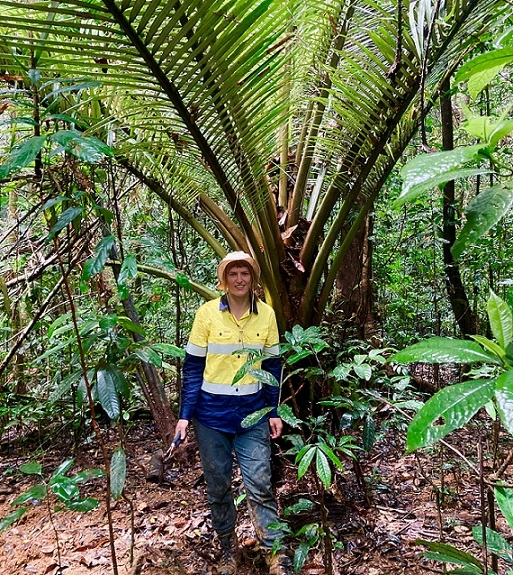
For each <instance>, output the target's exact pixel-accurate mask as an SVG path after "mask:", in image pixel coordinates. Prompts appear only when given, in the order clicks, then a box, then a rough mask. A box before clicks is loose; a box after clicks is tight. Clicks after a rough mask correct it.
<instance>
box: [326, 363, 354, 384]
mask: <svg viewBox="0 0 513 575" xmlns="http://www.w3.org/2000/svg"><path fill="white" fill-rule="evenodd" d="M350 372H351V365H350V364H349V363H343V364H341V365H337V367H335V368H334V369H333V371H332V372H331V374H330V375H332V376H333V377H334V378H335V379H336V380H337V381H345V380H346V379H347V376H348V375H349V374H350Z"/></svg>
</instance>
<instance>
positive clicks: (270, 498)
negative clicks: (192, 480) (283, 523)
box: [194, 419, 281, 547]
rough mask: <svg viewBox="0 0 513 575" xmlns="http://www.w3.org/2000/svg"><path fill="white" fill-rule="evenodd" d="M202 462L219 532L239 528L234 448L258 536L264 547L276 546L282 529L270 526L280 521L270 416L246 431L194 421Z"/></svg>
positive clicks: (223, 532)
mask: <svg viewBox="0 0 513 575" xmlns="http://www.w3.org/2000/svg"><path fill="white" fill-rule="evenodd" d="M194 430H195V432H196V439H197V441H198V446H199V452H200V457H201V464H202V466H203V473H204V474H205V480H206V482H207V497H208V504H209V506H210V510H211V513H212V525H213V527H214V529H215V530H216V532H217V533H218V535H224V534H226V533H229V532H231V531H233V529H234V528H235V505H234V501H233V495H232V489H231V485H232V468H233V452H235V455H236V457H237V462H238V464H239V468H240V470H241V474H242V479H243V481H244V487H245V490H246V500H247V502H248V506H249V511H250V515H251V519H252V521H253V525H254V527H255V532H256V536H257V539H258V541H259V543H260V545H262V546H263V547H272V545H273V541H274V539H275V538H276V537H277V536H278V535H281V531H276V530H273V529H268V525H269V524H270V523H272V522H274V521H278V514H277V511H276V501H275V499H274V493H273V490H272V486H271V445H270V439H269V423H268V421H267V420H266V419H264V420H263V421H262V422H260V423H259V424H257V425H256V426H255V427H252V428H250V429H248V430H247V431H243V432H242V433H235V434H234V433H223V432H221V431H216V430H214V429H210V428H208V427H205V426H204V425H202V424H201V423H199V422H197V421H194Z"/></svg>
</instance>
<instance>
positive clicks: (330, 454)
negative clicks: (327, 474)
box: [318, 442, 344, 469]
mask: <svg viewBox="0 0 513 575" xmlns="http://www.w3.org/2000/svg"><path fill="white" fill-rule="evenodd" d="M318 448H319V449H320V450H321V451H322V452H323V453H324V454H325V455H326V456H327V457H329V458H330V459H331V461H332V462H333V465H334V466H335V467H336V468H337V469H344V464H343V463H342V461H340V459H339V458H338V456H337V455H336V454H335V452H334V451H333V449H332V448H331V447H330V446H329V445H328V444H327V443H322V442H319V443H318Z"/></svg>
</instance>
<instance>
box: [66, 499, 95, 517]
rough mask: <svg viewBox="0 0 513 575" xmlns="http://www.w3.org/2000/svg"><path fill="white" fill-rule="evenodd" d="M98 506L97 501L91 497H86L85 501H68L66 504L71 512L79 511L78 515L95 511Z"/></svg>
mask: <svg viewBox="0 0 513 575" xmlns="http://www.w3.org/2000/svg"><path fill="white" fill-rule="evenodd" d="M99 505H100V502H99V501H98V499H94V498H93V497H87V498H86V499H78V500H76V501H69V502H67V503H66V507H67V508H68V509H71V510H72V511H79V512H80V513H87V512H88V511H92V510H93V509H96V508H97V507H98V506H99Z"/></svg>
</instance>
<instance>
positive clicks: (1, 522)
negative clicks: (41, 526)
mask: <svg viewBox="0 0 513 575" xmlns="http://www.w3.org/2000/svg"><path fill="white" fill-rule="evenodd" d="M29 509H30V508H29V507H20V508H19V509H16V511H13V512H12V513H9V515H6V516H5V517H3V518H2V519H0V533H2V531H5V530H6V529H7V528H9V527H10V526H11V525H12V524H13V523H16V521H18V519H19V518H20V517H23V515H25V513H26V512H27V511H28V510H29Z"/></svg>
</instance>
